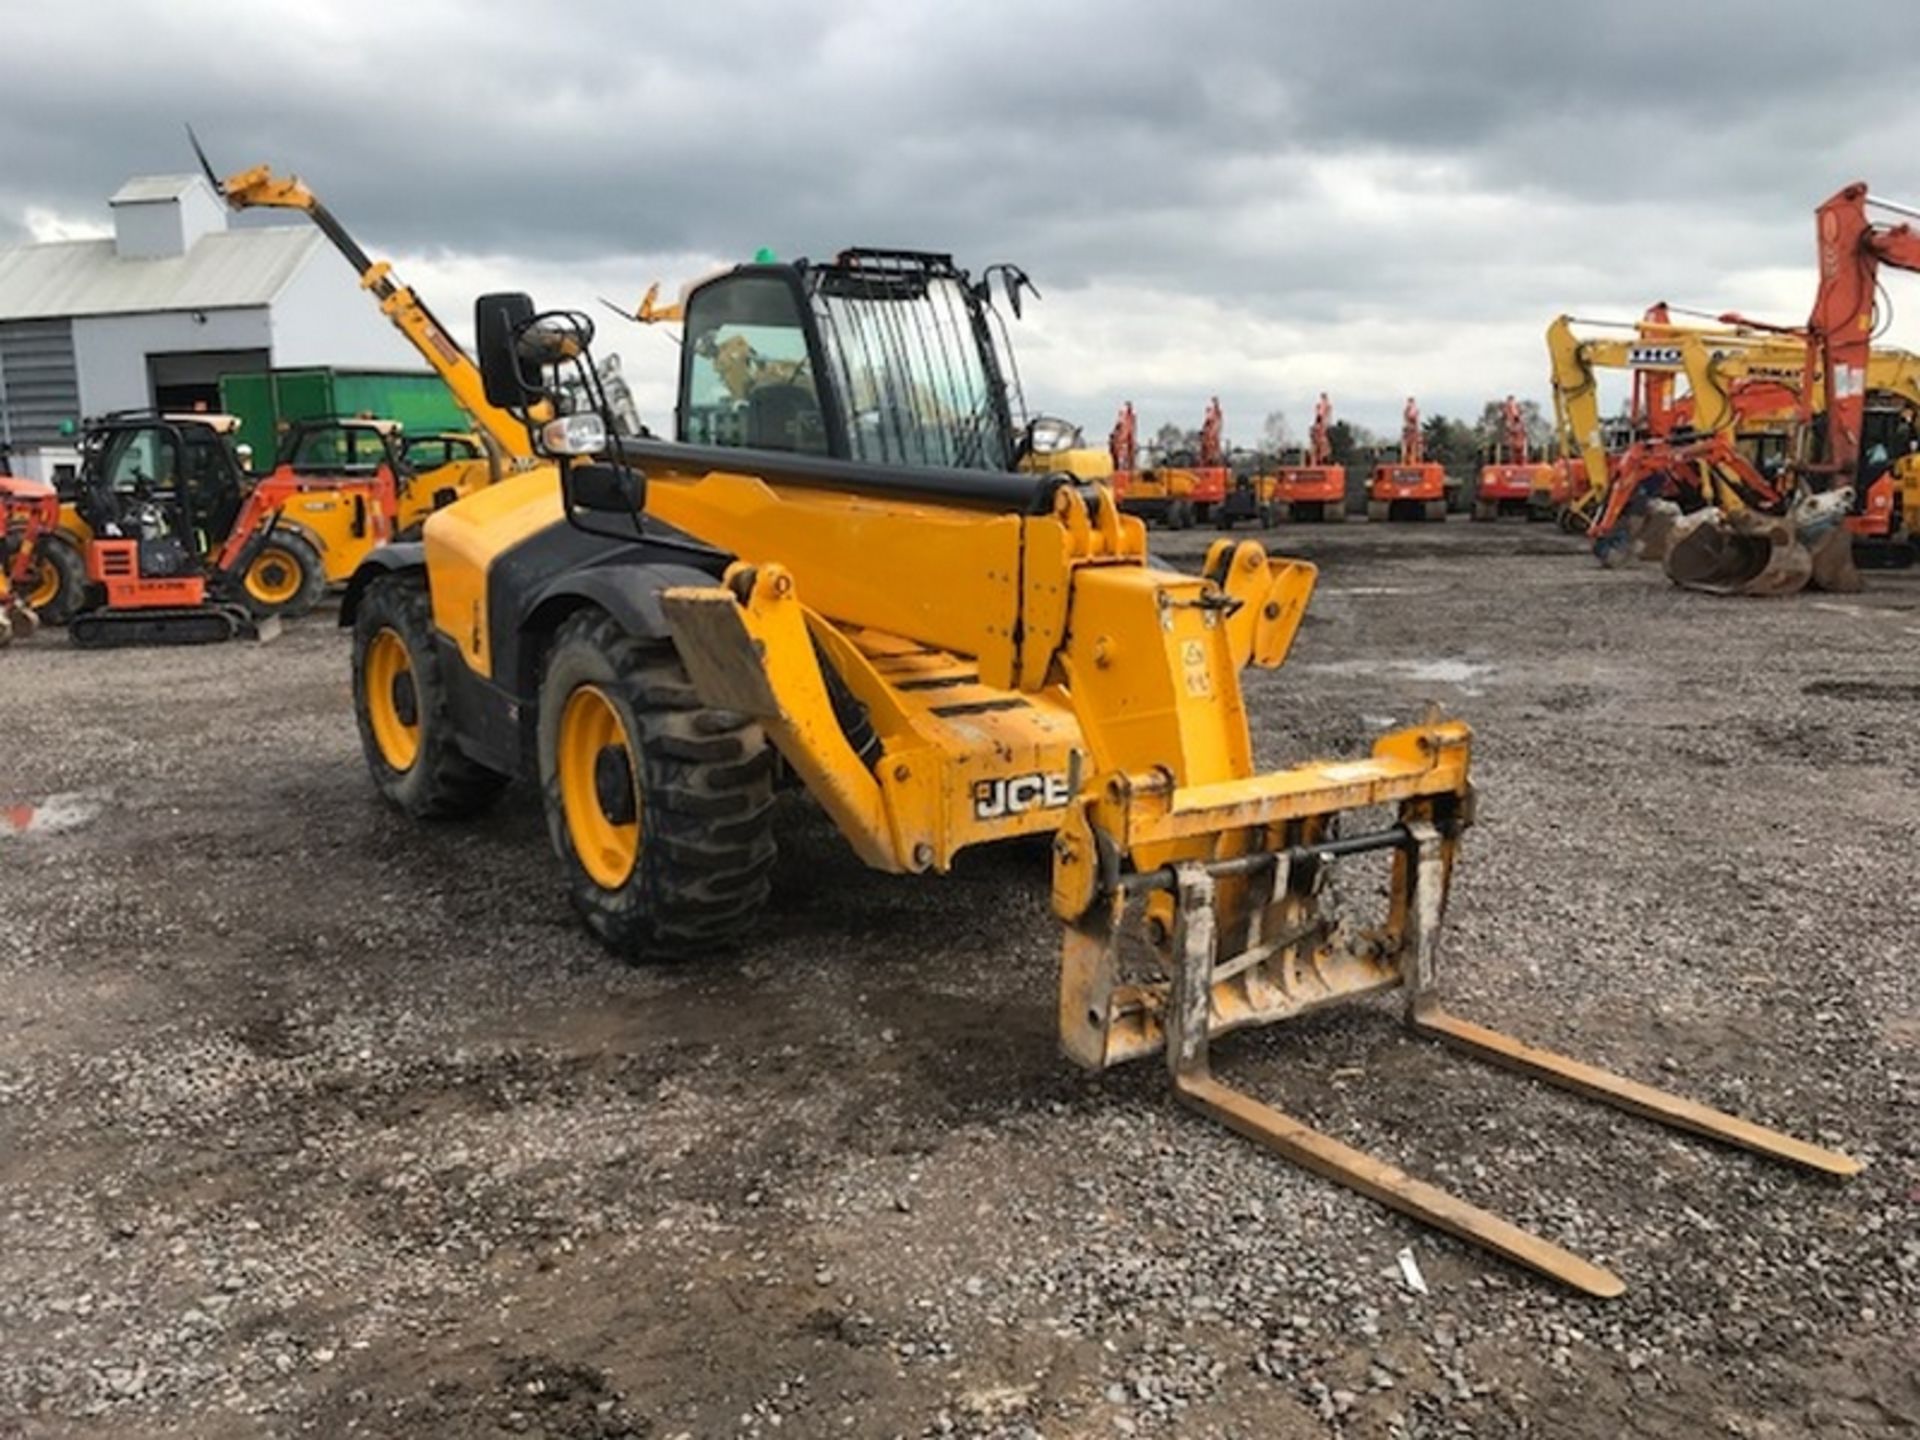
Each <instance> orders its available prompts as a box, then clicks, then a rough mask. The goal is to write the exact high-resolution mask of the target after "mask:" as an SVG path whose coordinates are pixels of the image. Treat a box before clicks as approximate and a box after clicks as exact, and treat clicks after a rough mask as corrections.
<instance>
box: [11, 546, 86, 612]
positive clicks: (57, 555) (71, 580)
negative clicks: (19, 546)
mask: <svg viewBox="0 0 1920 1440" xmlns="http://www.w3.org/2000/svg"><path fill="white" fill-rule="evenodd" d="M86 595H87V563H86V561H84V560H82V559H81V558H80V552H79V551H78V550H76V549H75V548H74V547H73V545H72V543H71V542H70V541H68V540H65V539H63V538H61V537H60V536H58V535H49V536H47V537H45V538H44V539H41V540H37V541H35V542H34V548H33V575H32V577H31V578H30V579H29V580H28V581H27V584H26V593H25V594H24V595H23V596H22V597H21V598H22V599H24V600H25V601H26V602H27V604H29V605H30V606H32V607H33V609H34V612H35V613H36V614H37V615H39V617H40V618H41V619H42V620H43V621H45V622H46V623H47V624H49V625H64V624H66V623H67V621H69V620H71V619H72V618H73V612H74V611H76V610H78V609H79V608H80V606H81V605H82V604H83V603H84V602H85V600H86Z"/></svg>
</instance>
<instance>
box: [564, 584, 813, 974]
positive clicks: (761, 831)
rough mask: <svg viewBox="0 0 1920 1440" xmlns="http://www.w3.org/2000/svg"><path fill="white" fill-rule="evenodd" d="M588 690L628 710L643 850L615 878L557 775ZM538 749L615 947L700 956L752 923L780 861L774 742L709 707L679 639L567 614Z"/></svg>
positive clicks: (577, 890) (570, 871)
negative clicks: (566, 721)
mask: <svg viewBox="0 0 1920 1440" xmlns="http://www.w3.org/2000/svg"><path fill="white" fill-rule="evenodd" d="M589 686H590V687H592V688H593V689H595V690H597V691H598V692H599V693H600V696H601V697H602V699H604V701H605V702H606V704H607V705H608V706H609V707H610V708H611V709H612V711H613V712H614V713H615V714H616V715H617V716H618V717H619V721H620V726H621V729H622V730H623V731H624V735H625V740H626V748H625V751H624V758H617V760H616V763H618V764H623V765H625V766H626V768H627V770H628V772H629V775H630V780H631V786H632V791H633V794H632V802H633V806H634V810H635V815H634V817H633V818H632V820H630V821H628V822H627V823H630V824H637V825H638V826H639V830H638V839H639V848H638V852H637V855H636V856H635V857H634V858H633V860H632V864H631V868H630V869H629V870H628V872H627V874H626V876H625V878H624V879H623V880H622V881H620V882H619V883H617V884H612V885H609V884H603V883H602V882H601V881H599V880H596V879H595V878H594V877H593V876H592V875H590V874H589V873H588V871H587V868H586V865H585V864H584V863H583V862H582V860H581V858H580V856H579V855H578V854H577V853H576V851H575V846H574V837H573V833H572V830H571V828H570V825H569V821H568V818H567V813H566V805H565V801H564V799H563V788H562V783H561V778H560V773H559V772H560V755H559V749H560V734H561V728H562V725H561V720H562V716H563V714H564V713H565V710H566V706H567V702H568V700H569V699H570V697H571V696H572V695H573V694H574V693H575V692H576V691H578V690H580V689H582V688H583V687H589ZM608 748H609V749H612V748H613V747H608ZM539 750H540V784H541V789H542V792H543V794H544V796H545V802H546V812H547V830H548V833H549V835H550V836H551V838H552V840H553V848H554V850H555V852H556V853H557V854H558V855H559V857H560V860H561V863H562V865H564V866H565V867H566V872H567V889H568V892H569V894H570V895H571V897H572V899H573V904H574V908H575V909H577V910H578V911H579V912H580V915H581V917H582V918H583V919H584V920H585V921H586V924H587V928H588V929H589V930H591V931H592V932H593V933H594V934H595V935H596V936H598V937H599V939H600V940H601V941H602V942H603V943H605V944H606V945H607V946H608V948H610V949H612V950H613V951H615V952H616V953H617V954H619V955H621V956H623V957H625V958H627V959H629V960H641V959H649V960H654V959H674V958H683V957H691V956H695V955H698V954H701V953H703V952H706V951H709V950H711V949H713V948H716V947H722V946H725V945H726V944H727V943H728V942H730V941H732V940H734V939H737V938H738V937H739V936H740V935H741V934H742V933H744V932H745V931H747V930H748V929H750V928H751V927H752V925H753V923H754V921H755V920H756V918H757V917H758V915H759V912H760V910H761V908H762V907H763V906H764V905H765V903H766V900H767V894H768V891H769V888H770V882H769V872H770V871H771V869H772V867H773V860H774V852H775V846H774V838H773V823H772V815H773V778H774V751H773V748H772V747H771V746H770V745H769V744H768V743H767V738H766V735H765V734H764V732H762V730H761V729H760V727H759V725H757V724H755V723H754V722H752V721H751V720H748V719H747V718H746V717H745V716H742V715H738V714H735V713H734V712H732V711H725V710H711V709H708V708H706V707H704V706H702V705H701V703H700V700H699V697H698V695H696V694H695V693H694V689H693V684H692V682H691V681H690V680H688V678H687V672H686V669H685V668H684V667H683V666H682V665H681V663H680V659H679V657H678V656H677V655H675V654H674V653H673V649H672V647H671V646H669V645H666V644H663V643H661V642H658V641H646V640H640V639H636V638H635V637H634V636H632V635H630V634H628V633H627V632H626V631H625V630H623V629H622V628H621V627H620V625H619V623H618V622H617V621H615V620H614V619H613V617H612V616H610V615H608V614H606V613H605V612H604V611H600V610H584V611H581V612H580V613H578V614H576V615H574V616H572V617H570V618H569V619H568V620H567V621H566V622H565V623H564V624H563V625H561V627H560V629H559V631H558V632H557V633H556V635H555V636H554V642H553V648H552V649H551V650H550V651H548V653H547V660H546V668H545V673H544V675H543V677H542V679H541V682H540V720H539ZM595 774H596V780H598V776H599V769H598V764H597V762H596V767H595ZM614 783H615V784H616V786H617V783H618V782H617V781H616V782H614ZM614 798H616V799H617V798H618V797H617V796H616V797H614ZM598 803H601V804H602V806H603V809H604V807H605V804H606V802H605V801H601V802H598ZM608 818H612V817H611V815H609V817H608Z"/></svg>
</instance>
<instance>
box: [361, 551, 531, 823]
mask: <svg viewBox="0 0 1920 1440" xmlns="http://www.w3.org/2000/svg"><path fill="white" fill-rule="evenodd" d="M353 715H354V719H355V721H357V722H358V724H359V727H360V748H361V750H362V751H363V752H364V753H365V755H366V757H367V769H368V770H369V771H370V772H371V773H372V775H373V783H374V785H375V787H376V788H377V789H378V790H379V791H380V794H381V795H382V796H383V797H385V799H386V800H387V802H388V803H389V804H391V805H393V806H395V807H396V808H398V809H400V810H404V811H405V812H406V813H407V814H408V815H411V816H412V817H413V818H414V819H416V820H444V819H456V818H458V817H461V816H465V815H473V814H477V813H478V812H479V811H481V810H484V809H485V808H486V807H487V805H488V804H490V803H491V802H492V801H493V799H494V797H495V796H496V795H498V794H499V793H500V791H501V789H502V788H503V787H504V786H505V785H506V783H507V777H506V776H505V775H502V774H500V773H499V772H498V771H495V770H489V769H487V767H486V766H484V765H481V764H478V763H477V762H475V761H473V760H470V759H468V758H467V756H466V755H465V753H463V752H462V751H461V749H460V747H459V745H458V743H457V742H456V741H455V738H454V726H453V716H452V712H451V708H450V705H449V702H448V698H447V687H446V681H445V678H444V676H443V675H442V673H441V669H440V657H439V655H438V654H437V653H435V650H434V642H433V611H432V607H431V605H430V604H429V602H428V599H427V587H426V584H425V582H424V581H422V580H421V579H420V578H419V577H418V576H414V575H388V576H383V577H382V578H380V579H378V580H376V581H374V582H373V583H372V584H371V585H370V586H368V587H367V593H366V594H365V595H363V596H361V598H360V606H359V609H358V610H357V611H355V612H354V617H353Z"/></svg>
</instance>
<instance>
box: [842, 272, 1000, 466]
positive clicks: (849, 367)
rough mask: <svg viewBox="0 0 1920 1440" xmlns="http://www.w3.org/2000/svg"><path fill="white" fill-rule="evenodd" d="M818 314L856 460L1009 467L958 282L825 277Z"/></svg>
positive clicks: (898, 276) (884, 274) (937, 278)
mask: <svg viewBox="0 0 1920 1440" xmlns="http://www.w3.org/2000/svg"><path fill="white" fill-rule="evenodd" d="M814 313H815V315H816V316H817V317H818V320H819V326H820V336H821V340H822V343H823V345H824V347H825V350H826V363H827V366H828V368H829V369H830V370H831V371H832V373H833V379H834V384H835V387H836V389H837V390H838V392H839V394H840V396H841V399H842V403H843V404H844V405H845V406H846V412H847V440H848V446H849V450H850V452H851V455H852V458H854V459H856V460H866V461H871V462H873V463H876V464H887V465H914V466H920V465H935V466H949V467H952V468H955V469H962V470H1007V469H1010V468H1012V462H1011V455H1010V453H1009V452H1010V445H1011V438H1012V437H1011V436H1009V435H1008V434H1007V427H1006V420H1005V418H1004V417H1003V415H1002V414H1001V409H1000V405H999V403H998V399H997V397H996V396H995V395H994V392H993V386H992V383H991V381H990V379H989V376H988V373H987V369H986V366H985V364H984V362H983V360H982V358H981V354H980V342H979V341H978V340H977V339H976V337H975V332H974V328H973V317H972V311H971V309H970V308H969V297H968V295H967V293H966V292H965V291H964V290H963V289H962V288H961V282H960V281H959V280H958V279H957V278H953V277H949V276H941V275H933V276H927V275H917V274H904V275H903V274H900V273H897V272H879V273H876V274H874V275H872V276H871V277H868V276H863V275H861V274H860V273H859V272H858V271H857V270H839V269H832V270H825V271H823V272H822V278H821V281H820V283H819V285H818V286H817V288H816V290H815V293H814Z"/></svg>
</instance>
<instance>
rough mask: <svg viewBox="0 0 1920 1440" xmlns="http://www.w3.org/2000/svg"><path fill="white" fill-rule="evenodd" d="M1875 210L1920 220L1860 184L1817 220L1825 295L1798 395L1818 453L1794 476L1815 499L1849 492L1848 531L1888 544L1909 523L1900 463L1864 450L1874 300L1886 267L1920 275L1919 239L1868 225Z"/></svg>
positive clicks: (1820, 297)
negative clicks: (1817, 414)
mask: <svg viewBox="0 0 1920 1440" xmlns="http://www.w3.org/2000/svg"><path fill="white" fill-rule="evenodd" d="M1869 206H1874V207H1877V208H1879V209H1882V210H1889V211H1892V212H1893V213H1895V214H1897V215H1905V216H1908V217H1910V218H1916V219H1920V210H1912V209H1909V208H1908V207H1906V206H1903V205H1895V204H1893V203H1892V202H1891V201H1887V200H1880V199H1877V198H1875V197H1874V196H1872V195H1869V194H1868V193H1867V187H1866V185H1865V183H1864V182H1861V181H1855V182H1854V183H1853V184H1851V185H1849V186H1847V187H1846V188H1845V189H1844V190H1842V191H1840V192H1839V193H1838V194H1837V195H1835V196H1833V197H1832V198H1831V199H1830V200H1828V201H1827V203H1826V204H1824V205H1822V206H1821V207H1820V209H1819V210H1818V211H1817V212H1816V216H1815V218H1816V230H1817V233H1818V236H1819V245H1820V288H1819V290H1818V291H1817V292H1816V293H1815V295H1814V301H1813V313H1812V314H1811V315H1810V316H1809V317H1808V319H1807V335H1808V339H1809V341H1810V343H1809V344H1808V346H1807V360H1806V371H1805V374H1804V375H1803V377H1802V381H1801V386H1800V418H1801V423H1802V425H1803V427H1804V433H1805V435H1806V437H1807V438H1808V439H1810V440H1811V442H1812V444H1811V446H1810V447H1809V448H1808V449H1806V450H1803V452H1802V456H1801V459H1800V461H1799V463H1798V464H1797V465H1796V467H1795V469H1796V472H1797V473H1798V474H1799V475H1801V476H1802V477H1804V479H1805V481H1806V482H1807V484H1808V485H1809V487H1810V488H1812V489H1815V490H1837V489H1839V488H1841V487H1842V486H1851V487H1852V488H1853V492H1854V503H1853V507H1852V512H1851V513H1850V514H1849V515H1848V517H1847V528H1848V529H1849V530H1851V531H1852V532H1853V533H1854V535H1855V536H1856V537H1862V536H1864V537H1866V538H1868V539H1870V540H1886V539H1889V538H1891V537H1894V536H1898V535H1900V534H1901V533H1902V531H1903V529H1904V526H1905V524H1906V523H1908V517H1905V516H1903V515H1902V514H1901V510H1902V509H1903V507H1902V506H1901V504H1900V503H1899V491H1900V486H1899V484H1898V480H1897V478H1896V475H1895V473H1894V464H1895V462H1896V461H1897V460H1898V459H1899V456H1897V455H1895V454H1892V453H1891V451H1890V449H1889V448H1888V447H1886V446H1884V445H1883V446H1881V447H1878V448H1877V449H1876V450H1872V451H1870V450H1869V449H1868V448H1867V443H1866V421H1867V365H1868V361H1869V360H1870V359H1871V358H1872V349H1873V322H1874V300H1875V297H1876V295H1877V294H1878V293H1879V282H1880V267H1881V266H1882V265H1891V266H1892V267H1893V268H1894V269H1896V270H1913V271H1920V234H1916V233H1915V232H1914V229H1913V227H1912V226H1911V225H1908V224H1904V223H1903V224H1899V225H1877V224H1875V223H1874V222H1873V221H1872V220H1871V219H1870V218H1868V215H1867V208H1868V207H1869ZM1816 367H1817V369H1816ZM1816 374H1818V375H1820V376H1822V377H1824V379H1825V381H1826V385H1825V391H1826V409H1825V416H1824V419H1825V424H1824V425H1822V424H1819V423H1817V422H1816V421H1815V419H1814V415H1813V408H1812V407H1813V393H1814V385H1813V381H1814V377H1815V375H1816ZM1803 443H1805V442H1804V441H1803ZM1910 443H1911V442H1910V440H1909V444H1910Z"/></svg>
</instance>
